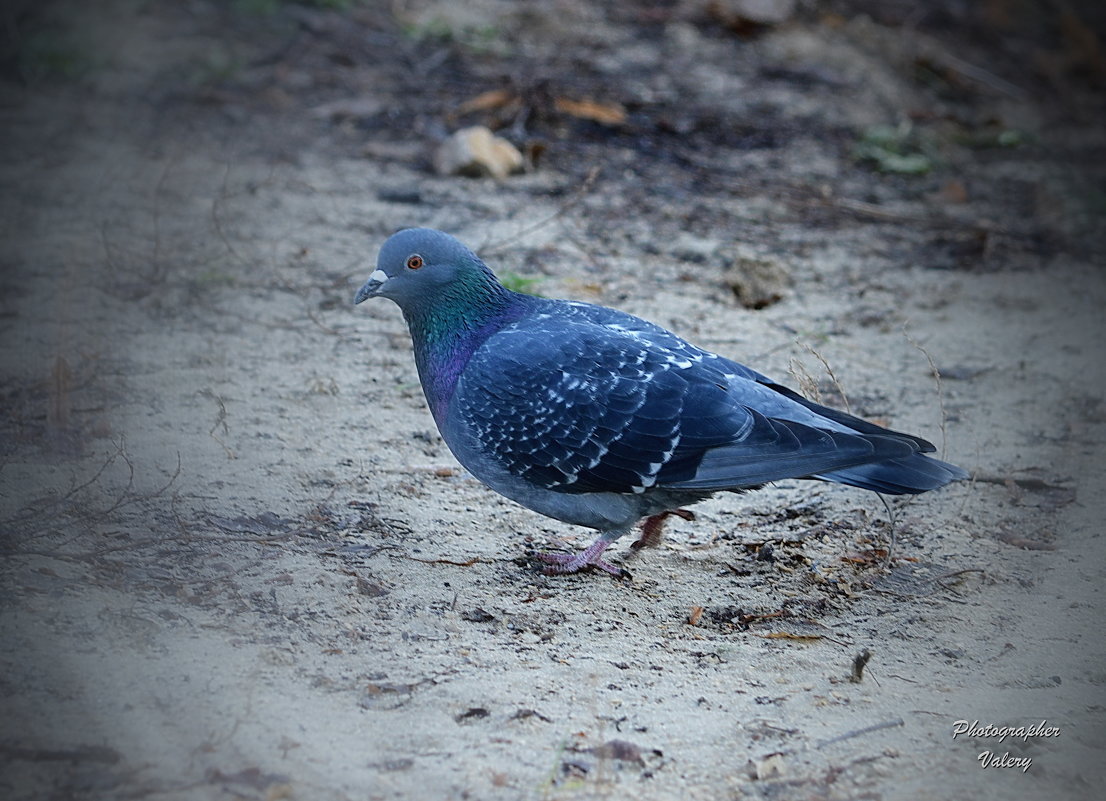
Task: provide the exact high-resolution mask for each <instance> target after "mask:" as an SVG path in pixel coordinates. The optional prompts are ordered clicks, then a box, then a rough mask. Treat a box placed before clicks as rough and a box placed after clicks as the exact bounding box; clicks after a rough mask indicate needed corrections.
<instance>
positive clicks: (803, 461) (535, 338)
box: [452, 316, 916, 493]
mask: <svg viewBox="0 0 1106 801" xmlns="http://www.w3.org/2000/svg"><path fill="white" fill-rule="evenodd" d="M668 336H670V337H672V338H673V340H674V341H676V342H678V343H679V346H680V347H679V350H677V349H675V348H672V347H669V346H668V343H666V342H665V343H662V342H657V341H654V340H653V339H650V338H649V337H646V336H642V335H641V333H640V332H633V331H625V330H622V328H621V327H620V326H615V327H611V326H608V325H603V324H600V323H596V322H594V321H591V320H581V319H578V318H573V317H569V318H567V319H565V318H557V317H556V316H548V317H543V318H542V319H539V320H530V321H527V322H526V323H520V324H516V325H513V326H509V327H507V328H505V329H503V331H501V332H500V333H499V334H497V335H496V336H494V337H492V338H491V339H489V340H488V341H487V342H485V344H484V346H482V347H481V348H480V349H479V350H478V351H477V352H476V353H475V354H473V357H472V359H471V360H470V361H469V363H468V365H467V366H466V368H465V371H464V373H463V375H462V376H461V379H460V381H459V382H458V385H457V390H456V393H455V394H454V398H453V403H452V413H453V414H455V415H457V417H458V420H459V422H460V423H461V424H462V425H464V426H465V427H466V428H467V429H468V430H469V431H470V432H471V433H472V434H474V435H475V437H476V439H477V440H478V441H479V442H480V443H481V448H482V451H483V457H484V458H488V459H491V460H493V461H495V462H496V463H498V465H499V466H500V467H502V468H505V469H506V470H508V471H509V472H511V473H512V474H514V475H517V476H520V477H522V478H523V479H525V480H527V481H529V482H530V483H532V484H534V485H536V486H539V487H542V488H545V489H549V490H553V491H558V492H566V493H585V492H617V493H631V492H633V493H641V492H644V491H646V490H648V489H649V488H650V487H653V486H664V487H671V488H674V489H687V490H701V491H713V490H718V489H736V488H742V487H753V486H758V485H760V484H764V483H766V482H769V481H775V480H778V479H782V478H791V477H800V476H810V475H814V474H816V473H823V472H826V471H829V470H834V469H839V468H843V467H848V466H852V465H856V464H862V463H865V462H868V461H872V460H874V459H884V458H894V457H896V456H905V455H909V454H910V453H913V452H914V450H915V449H916V448H915V447H913V446H912V445H911V444H909V443H905V442H901V441H899V440H895V439H890V438H885V437H873V436H865V435H861V434H854V433H851V432H841V431H835V430H824V429H821V428H819V427H817V426H814V425H809V424H806V423H800V422H795V421H790V420H786V419H780V418H779V417H776V416H769V415H768V414H765V413H762V412H761V411H758V410H757V408H755V404H756V401H757V400H758V399H759V398H761V397H762V393H760V392H751V393H750V394H749V396H748V397H743V393H742V392H741V388H742V386H743V385H745V384H749V385H753V384H755V381H753V380H750V379H748V378H745V377H744V376H740V377H735V376H733V375H732V374H730V372H729V371H726V372H724V371H723V368H724V367H725V366H727V365H728V364H730V363H729V362H728V361H727V360H723V359H719V358H718V357H715V356H714V355H713V354H709V353H707V352H705V351H700V350H698V349H696V348H694V346H690V345H688V344H687V343H685V342H683V340H679V339H678V338H676V337H674V336H673V335H671V334H669V335H668ZM735 379H736V380H735ZM747 404H751V405H747ZM835 428H838V427H837V426H835Z"/></svg>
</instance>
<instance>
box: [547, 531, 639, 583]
mask: <svg viewBox="0 0 1106 801" xmlns="http://www.w3.org/2000/svg"><path fill="white" fill-rule="evenodd" d="M608 545H610V542H608V541H607V540H605V539H602V538H600V539H598V540H596V541H595V542H593V543H592V544H591V545H589V546H588V547H587V548H585V549H584V550H582V551H579V552H577V553H539V554H538V559H540V560H541V561H543V562H545V564H546V567H545V569H544V570H543V571H542V572H543V573H545V574H546V575H547V576H559V575H564V574H566V573H576V572H579V571H580V570H583V569H585V568H588V567H597V568H599V569H600V570H603V571H606V572H607V573H610V574H611V575H612V576H614V577H615V578H630V573H629V571H628V570H624V569H623V568H621V567H618V566H617V565H612V564H611V563H610V562H605V561H603V560H602V559H600V558H599V557H600V556H601V555H602V554H603V551H605V550H607V546H608Z"/></svg>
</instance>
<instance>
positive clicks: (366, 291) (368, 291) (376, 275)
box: [353, 270, 388, 306]
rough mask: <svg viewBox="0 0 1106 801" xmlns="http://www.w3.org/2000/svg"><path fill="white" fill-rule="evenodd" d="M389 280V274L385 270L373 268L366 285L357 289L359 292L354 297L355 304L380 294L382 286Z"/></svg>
mask: <svg viewBox="0 0 1106 801" xmlns="http://www.w3.org/2000/svg"><path fill="white" fill-rule="evenodd" d="M387 280H388V274H387V273H386V272H384V271H383V270H373V273H372V275H370V276H369V280H368V281H366V282H365V285H364V286H363V287H361V288H360V289H358V290H357V294H356V295H355V296H354V298H353V304H354V305H355V306H356V305H357V304H358V303H360V302H361V301H363V300H368V299H369V298H371V297H375V296H376V295H379V294H380V287H382V286H384V282H385V281H387Z"/></svg>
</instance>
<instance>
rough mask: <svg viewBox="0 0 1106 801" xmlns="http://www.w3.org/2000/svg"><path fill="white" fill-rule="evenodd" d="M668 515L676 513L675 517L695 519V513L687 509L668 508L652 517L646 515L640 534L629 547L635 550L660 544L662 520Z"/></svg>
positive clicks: (662, 528)
mask: <svg viewBox="0 0 1106 801" xmlns="http://www.w3.org/2000/svg"><path fill="white" fill-rule="evenodd" d="M670 515H676V517H681V518H683V519H684V520H694V519H695V514H694V513H693V512H691V511H689V510H687V509H669V510H667V511H665V512H661V513H659V514H655V515H653V516H652V517H647V518H645V522H644V523H642V524H641V536H640V537H639V538H638V540H637V541H636V542H632V543H630V547H631V548H633V549H634V550H635V551H637V550H640V549H641V548H656V547H657V546H658V545H660V544H661V534H662V532H663V531H664V521H665V520H667V519H668V518H669V516H670Z"/></svg>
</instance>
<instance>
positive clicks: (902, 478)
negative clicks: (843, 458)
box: [811, 453, 968, 495]
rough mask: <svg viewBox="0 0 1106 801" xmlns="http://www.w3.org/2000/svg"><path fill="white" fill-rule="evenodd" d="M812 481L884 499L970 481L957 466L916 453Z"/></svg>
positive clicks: (823, 476)
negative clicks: (863, 491) (868, 492)
mask: <svg viewBox="0 0 1106 801" xmlns="http://www.w3.org/2000/svg"><path fill="white" fill-rule="evenodd" d="M811 478H818V479H821V480H823V481H833V482H835V483H837V484H847V485H848V486H850V487H859V488H860V489H866V490H872V491H873V492H882V493H884V494H885V495H917V494H918V493H921V492H929V491H930V490H935V489H938V488H939V487H943V486H945V485H946V484H948V483H949V482H952V481H960V480H962V479H965V478H968V473H967V472H966V471H964V470H962V469H960V468H959V467H957V466H956V465H954V464H949V463H948V462H942V461H941V460H940V459H934V458H933V457H931V456H924V455H922V454H920V453H915V454H913V455H911V456H906V457H903V458H901V459H888V460H887V461H884V462H875V463H869V464H860V465H856V466H854V467H848V468H845V469H843V470H833V471H831V472H828V473H820V474H818V475H816V476H811Z"/></svg>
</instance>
